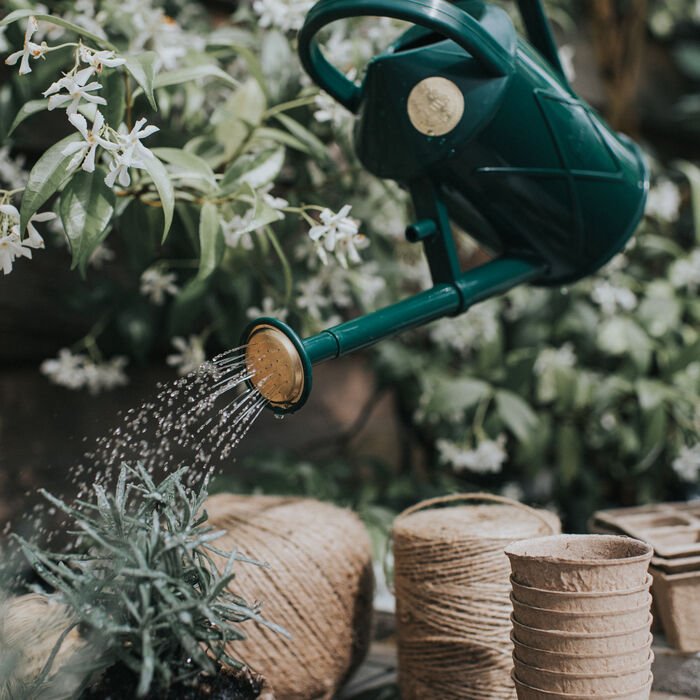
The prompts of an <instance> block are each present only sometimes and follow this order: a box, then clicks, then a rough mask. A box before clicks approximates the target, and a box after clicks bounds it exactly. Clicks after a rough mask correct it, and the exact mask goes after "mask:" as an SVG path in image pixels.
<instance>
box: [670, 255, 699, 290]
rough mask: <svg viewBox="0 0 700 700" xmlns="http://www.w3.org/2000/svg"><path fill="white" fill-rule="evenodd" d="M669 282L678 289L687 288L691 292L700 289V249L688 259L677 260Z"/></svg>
mask: <svg viewBox="0 0 700 700" xmlns="http://www.w3.org/2000/svg"><path fill="white" fill-rule="evenodd" d="M669 280H670V281H671V284H672V285H673V286H674V287H675V288H676V289H681V288H682V287H687V288H688V290H690V291H691V292H695V291H697V289H698V288H700V249H695V250H694V251H693V252H692V253H691V254H690V255H689V256H688V257H687V258H681V259H679V260H676V261H675V262H674V263H673V265H671V269H670V270H669Z"/></svg>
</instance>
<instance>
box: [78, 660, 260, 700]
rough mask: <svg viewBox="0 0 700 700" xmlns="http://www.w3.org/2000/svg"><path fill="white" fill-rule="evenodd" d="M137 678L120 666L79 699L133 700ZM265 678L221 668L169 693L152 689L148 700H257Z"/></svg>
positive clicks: (175, 687)
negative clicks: (217, 671)
mask: <svg viewBox="0 0 700 700" xmlns="http://www.w3.org/2000/svg"><path fill="white" fill-rule="evenodd" d="M137 685H138V678H137V676H136V675H135V674H134V673H133V672H132V671H130V670H129V669H127V668H125V667H124V666H121V665H115V666H112V667H111V668H109V669H108V670H107V671H105V673H104V675H103V676H102V678H101V680H100V681H99V683H97V684H96V685H94V686H92V687H91V688H88V689H87V690H86V691H85V692H83V694H82V695H81V696H80V700H98V699H99V700H134V698H135V697H136V687H137ZM264 686H265V681H264V679H263V678H262V676H258V675H257V674H255V673H252V672H251V671H249V670H248V669H243V670H241V671H236V670H229V669H221V670H220V672H219V673H217V674H216V675H215V676H210V675H204V674H202V675H200V676H199V677H197V678H196V679H194V680H192V681H190V682H188V683H177V684H175V685H172V686H170V688H168V689H167V690H163V689H161V690H153V691H151V692H150V693H149V694H148V695H147V696H146V697H145V700H198V699H199V698H207V699H208V700H255V698H258V697H260V695H261V693H262V691H263V690H264V689H265V688H264Z"/></svg>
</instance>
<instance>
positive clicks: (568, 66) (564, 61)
mask: <svg viewBox="0 0 700 700" xmlns="http://www.w3.org/2000/svg"><path fill="white" fill-rule="evenodd" d="M575 56H576V49H575V48H574V47H573V46H572V45H571V44H565V45H564V46H561V47H560V48H559V60H560V61H561V67H562V68H563V69H564V75H565V76H566V79H567V80H568V81H569V82H570V83H573V82H574V80H576V68H575V67H574V57H575Z"/></svg>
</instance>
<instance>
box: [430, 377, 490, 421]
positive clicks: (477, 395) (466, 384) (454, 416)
mask: <svg viewBox="0 0 700 700" xmlns="http://www.w3.org/2000/svg"><path fill="white" fill-rule="evenodd" d="M424 381H425V383H426V392H425V396H427V397H428V402H427V405H425V406H424V407H423V413H424V414H425V416H426V419H427V420H428V422H437V421H438V420H439V419H440V417H445V418H446V419H448V420H451V421H462V420H463V419H464V414H465V413H466V411H467V410H469V409H470V408H472V407H473V406H476V404H478V403H479V402H480V401H483V400H484V399H486V398H488V397H489V396H490V395H491V392H492V388H491V385H490V384H489V383H488V382H484V381H482V380H481V379H474V378H473V377H457V378H455V377H451V376H450V377H446V376H441V375H435V376H424Z"/></svg>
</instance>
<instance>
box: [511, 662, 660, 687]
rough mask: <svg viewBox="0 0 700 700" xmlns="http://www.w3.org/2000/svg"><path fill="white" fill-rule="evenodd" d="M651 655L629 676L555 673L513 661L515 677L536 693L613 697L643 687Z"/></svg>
mask: <svg viewBox="0 0 700 700" xmlns="http://www.w3.org/2000/svg"><path fill="white" fill-rule="evenodd" d="M653 658H654V657H653V654H652V653H651V652H649V656H648V658H647V660H646V662H645V663H644V664H642V665H641V666H639V667H638V668H636V669H634V670H632V671H629V672H628V673H622V672H620V673H605V674H595V675H594V674H585V673H558V672H556V671H547V670H545V669H543V668H534V667H533V666H528V665H527V664H524V663H522V662H521V661H518V660H517V659H514V661H513V663H514V665H515V677H516V678H517V679H518V680H519V681H521V682H523V683H525V684H527V685H529V686H531V687H533V688H538V689H539V690H547V691H549V692H552V693H566V694H567V695H615V694H616V693H627V692H630V691H634V690H636V689H637V688H640V687H641V686H643V685H644V684H645V683H646V682H647V681H648V680H649V676H650V674H651V662H652V660H653Z"/></svg>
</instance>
